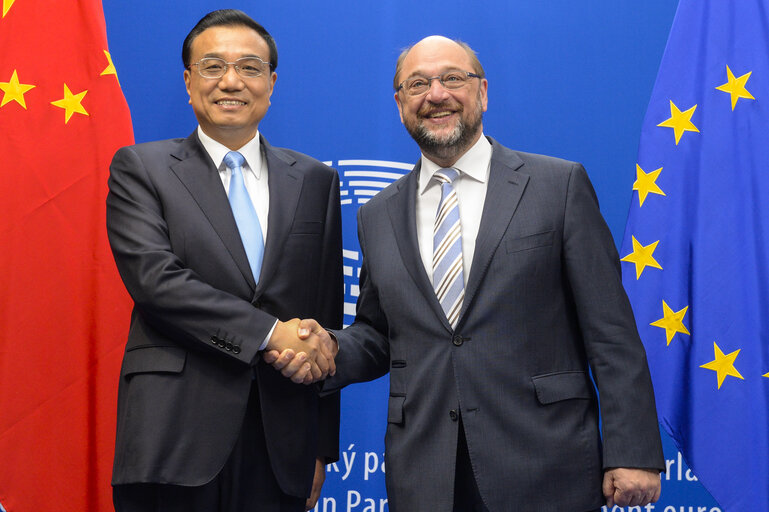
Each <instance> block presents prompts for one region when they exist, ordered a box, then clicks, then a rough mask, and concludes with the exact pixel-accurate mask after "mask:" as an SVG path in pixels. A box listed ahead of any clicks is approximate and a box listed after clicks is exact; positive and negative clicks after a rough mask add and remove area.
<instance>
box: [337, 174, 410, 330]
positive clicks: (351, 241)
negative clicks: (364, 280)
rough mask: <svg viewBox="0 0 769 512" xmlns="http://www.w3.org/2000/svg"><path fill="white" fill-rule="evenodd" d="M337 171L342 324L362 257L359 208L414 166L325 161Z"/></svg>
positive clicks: (351, 305)
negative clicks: (359, 243) (342, 257)
mask: <svg viewBox="0 0 769 512" xmlns="http://www.w3.org/2000/svg"><path fill="white" fill-rule="evenodd" d="M324 163H325V164H326V165H330V166H331V167H334V168H335V169H336V170H337V171H338V172H339V180H340V189H341V199H342V230H343V244H344V325H345V326H348V325H350V324H351V323H352V321H353V320H354V319H355V303H356V302H357V301H358V292H359V288H358V278H359V277H360V265H361V261H362V257H361V254H360V246H359V245H358V234H357V233H358V232H357V229H358V228H357V225H356V217H355V216H356V214H357V212H358V208H359V207H360V206H361V205H362V204H365V203H366V202H368V201H369V199H371V198H372V197H374V196H375V195H376V194H377V193H379V191H381V190H382V189H383V188H385V187H386V186H387V185H389V184H390V183H392V182H393V181H395V180H397V179H398V178H400V177H401V176H403V175H404V174H406V173H408V172H409V171H411V169H413V168H414V164H411V163H403V162H389V161H385V160H336V161H331V162H324Z"/></svg>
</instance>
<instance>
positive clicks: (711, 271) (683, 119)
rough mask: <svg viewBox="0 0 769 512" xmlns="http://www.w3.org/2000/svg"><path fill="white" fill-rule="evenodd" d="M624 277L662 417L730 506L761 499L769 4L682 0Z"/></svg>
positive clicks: (624, 251) (767, 404)
mask: <svg viewBox="0 0 769 512" xmlns="http://www.w3.org/2000/svg"><path fill="white" fill-rule="evenodd" d="M636 178H637V179H636V182H635V183H634V185H633V190H634V191H635V192H634V194H633V199H632V205H631V209H630V214H629V217H628V222H627V227H626V230H625V239H624V242H623V244H622V248H621V256H622V261H623V262H624V263H623V276H624V277H623V281H624V284H625V287H626V289H627V291H628V294H629V296H630V299H631V302H632V304H633V309H634V311H635V314H636V320H637V322H638V328H639V331H640V333H641V337H642V339H643V341H644V344H645V346H646V350H647V353H648V357H649V366H650V368H651V372H652V378H653V380H654V386H655V393H656V397H657V407H658V411H659V417H660V421H661V422H662V424H663V427H664V428H665V430H666V431H667V432H668V434H670V436H671V437H672V438H673V440H674V442H675V443H676V444H677V446H678V448H679V449H680V450H681V452H682V453H683V454H684V457H685V458H686V460H687V462H688V463H689V465H690V466H691V468H692V470H693V471H694V472H695V474H696V475H697V476H698V477H699V479H700V481H701V482H702V484H703V485H704V486H705V488H706V489H707V490H708V491H709V492H710V493H711V494H712V495H713V497H714V498H715V499H716V501H717V502H718V503H719V505H720V506H721V508H722V509H723V510H725V511H728V512H740V511H746V512H747V511H750V512H754V511H758V510H761V511H767V510H769V416H768V415H767V410H768V409H769V4H768V3H767V1H766V0H734V1H725V0H681V2H680V4H679V7H678V11H677V13H676V17H675V20H674V21H673V27H672V29H671V33H670V38H669V40H668V45H667V48H666V50H665V54H664V56H663V59H662V63H661V65H660V71H659V75H658V76H657V82H656V84H655V86H654V91H653V93H652V97H651V100H650V102H649V108H648V111H647V113H646V118H645V120H644V125H643V129H642V133H641V142H640V149H639V153H638V164H637V166H636Z"/></svg>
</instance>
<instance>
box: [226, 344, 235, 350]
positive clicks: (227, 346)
mask: <svg viewBox="0 0 769 512" xmlns="http://www.w3.org/2000/svg"><path fill="white" fill-rule="evenodd" d="M232 348H233V345H232V343H226V344H225V345H224V350H232Z"/></svg>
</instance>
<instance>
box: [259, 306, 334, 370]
mask: <svg viewBox="0 0 769 512" xmlns="http://www.w3.org/2000/svg"><path fill="white" fill-rule="evenodd" d="M302 322H303V323H302V325H300V322H299V319H298V318H294V319H292V320H289V321H288V322H281V321H278V323H277V325H276V326H275V330H274V331H273V333H272V336H271V337H270V340H269V341H268V342H267V347H265V352H264V354H263V355H262V358H263V359H264V361H265V362H267V363H270V364H272V365H273V366H274V367H275V368H276V369H278V370H280V371H281V373H282V374H283V376H285V377H287V378H290V379H291V380H292V381H293V382H296V383H304V384H312V383H313V382H317V381H319V380H323V379H325V378H326V377H327V376H328V375H333V374H334V373H335V372H336V366H335V364H334V356H335V355H336V343H335V342H334V341H333V340H330V338H328V339H326V338H327V337H328V334H327V333H326V331H325V330H323V329H322V328H321V327H320V326H319V325H318V324H317V322H315V321H314V320H313V321H312V322H313V323H314V326H317V330H318V333H316V332H314V330H313V328H312V327H314V326H313V325H312V324H310V323H309V322H308V321H307V320H303V321H302ZM323 334H325V335H326V337H325V338H324V337H323V336H322V335H323ZM329 341H330V343H329Z"/></svg>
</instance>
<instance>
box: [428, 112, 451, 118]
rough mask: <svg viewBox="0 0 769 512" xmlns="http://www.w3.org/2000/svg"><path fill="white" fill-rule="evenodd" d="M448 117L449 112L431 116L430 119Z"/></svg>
mask: <svg viewBox="0 0 769 512" xmlns="http://www.w3.org/2000/svg"><path fill="white" fill-rule="evenodd" d="M450 115H451V112H438V113H437V114H432V115H431V116H430V117H432V118H436V117H446V116H450Z"/></svg>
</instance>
